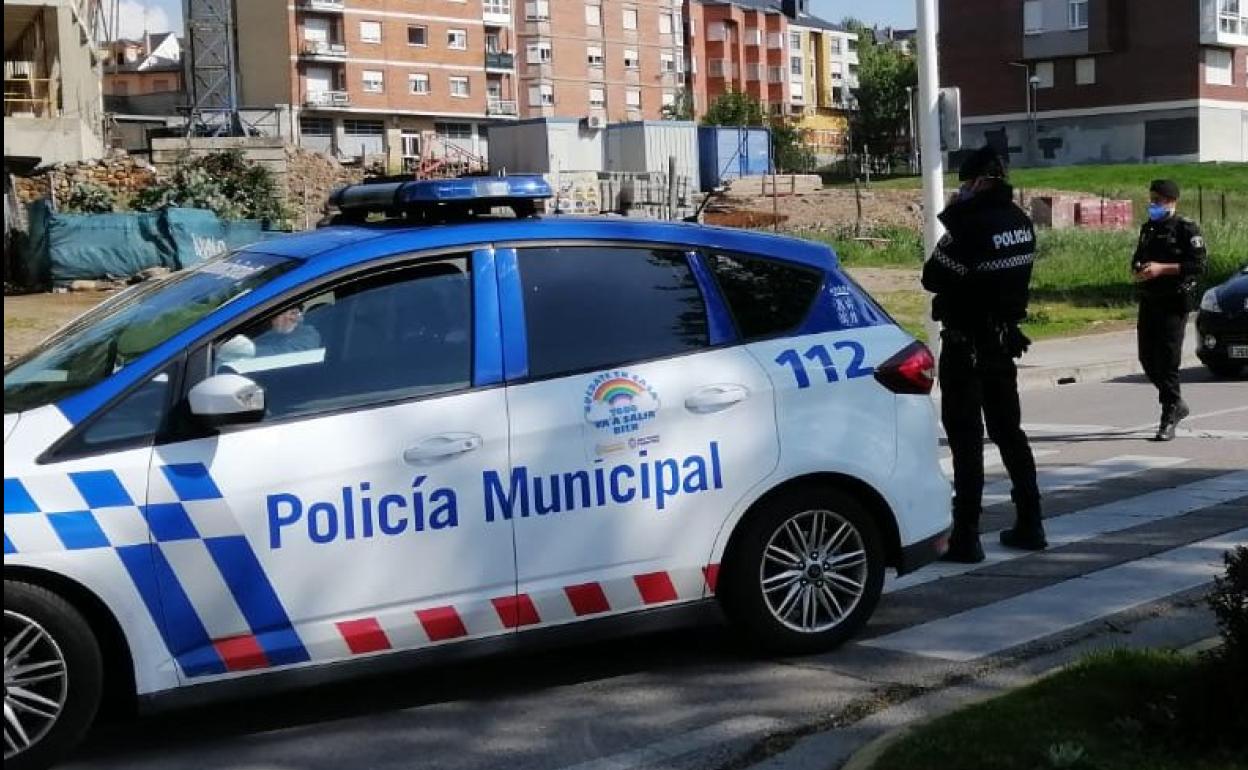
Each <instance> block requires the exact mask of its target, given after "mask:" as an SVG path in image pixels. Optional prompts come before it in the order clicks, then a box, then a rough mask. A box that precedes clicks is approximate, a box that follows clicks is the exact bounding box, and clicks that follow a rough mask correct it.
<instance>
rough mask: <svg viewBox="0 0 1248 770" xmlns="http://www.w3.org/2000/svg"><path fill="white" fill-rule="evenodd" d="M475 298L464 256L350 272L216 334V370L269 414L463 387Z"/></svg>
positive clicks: (383, 400)
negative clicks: (259, 398)
mask: <svg viewBox="0 0 1248 770" xmlns="http://www.w3.org/2000/svg"><path fill="white" fill-rule="evenodd" d="M471 297H472V294H471V279H470V278H469V274H468V270H467V260H466V258H452V259H445V260H438V261H437V262H430V263H423V264H420V265H416V266H412V267H403V268H396V269H393V270H387V271H384V272H381V273H377V274H373V275H370V276H365V277H362V278H355V279H352V280H349V281H347V282H345V283H343V284H341V285H339V286H336V287H334V288H332V289H329V290H327V291H324V292H321V293H319V294H316V295H314V296H311V297H306V298H304V299H301V300H299V301H298V302H296V303H294V304H289V305H285V306H283V307H281V308H279V309H277V310H276V311H274V312H272V313H269V314H267V315H265V316H263V317H261V318H260V319H258V320H255V321H252V322H249V323H248V324H246V325H245V326H243V327H241V328H239V329H236V330H234V331H232V332H230V333H227V334H225V335H222V336H221V337H220V338H219V339H218V340H216V342H214V343H213V346H212V371H213V372H215V373H235V374H241V375H243V376H245V377H248V378H250V379H252V380H254V381H255V382H256V383H257V384H259V385H260V386H261V387H262V388H264V397H265V419H276V418H281V417H289V416H294V415H303V414H310V413H317V412H325V411H334V410H339V409H344V408H351V407H361V406H366V405H370V404H381V403H387V402H391V401H398V400H403V399H408V398H415V397H420V396H428V395H435V394H439V393H446V392H450V391H454V390H460V389H463V388H466V387H468V386H469V385H470V384H471V382H472V301H471Z"/></svg>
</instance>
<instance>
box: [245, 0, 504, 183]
mask: <svg viewBox="0 0 1248 770" xmlns="http://www.w3.org/2000/svg"><path fill="white" fill-rule="evenodd" d="M513 5H514V3H513V1H512V0H294V2H293V3H292V4H291V5H289V6H288V5H286V4H284V3H278V2H251V1H250V0H248V1H247V2H242V1H241V0H238V1H237V2H235V17H236V25H237V39H238V61H237V67H238V82H239V101H240V104H241V105H243V106H252V105H255V106H259V105H274V104H277V105H290V106H291V109H290V117H289V123H290V125H289V126H288V130H289V131H290V133H291V134H292V135H293V136H294V137H296V139H297V141H298V142H299V143H300V144H301V145H303V146H305V147H309V148H312V149H316V150H320V151H324V152H327V153H331V154H334V155H337V156H339V157H342V158H360V157H363V158H365V159H367V160H368V161H369V162H374V161H379V160H384V162H385V165H386V166H387V167H388V168H390V169H392V170H399V169H404V170H409V171H411V170H417V169H420V168H421V167H422V164H425V167H426V170H428V164H430V163H450V164H452V165H454V166H456V167H457V168H460V169H463V168H475V167H476V166H478V165H479V164H480V161H481V159H482V158H484V157H485V155H486V153H487V147H488V127H489V125H490V124H491V123H494V122H498V121H502V120H514V119H515V118H516V116H517V114H518V104H517V87H518V84H517V80H516V69H515V56H514V53H513V52H514V51H515V50H516V41H515V30H514V26H513V13H512V12H513Z"/></svg>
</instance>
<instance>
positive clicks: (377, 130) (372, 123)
mask: <svg viewBox="0 0 1248 770" xmlns="http://www.w3.org/2000/svg"><path fill="white" fill-rule="evenodd" d="M342 132H343V133H344V134H346V135H347V136H384V135H385V133H386V124H385V122H384V121H381V120H344V121H342Z"/></svg>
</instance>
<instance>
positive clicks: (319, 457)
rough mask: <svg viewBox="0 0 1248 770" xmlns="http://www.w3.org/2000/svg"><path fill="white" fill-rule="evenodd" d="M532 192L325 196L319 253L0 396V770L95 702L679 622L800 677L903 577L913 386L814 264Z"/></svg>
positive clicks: (387, 188)
mask: <svg viewBox="0 0 1248 770" xmlns="http://www.w3.org/2000/svg"><path fill="white" fill-rule="evenodd" d="M549 196H550V189H549V186H548V185H547V184H546V183H545V181H544V180H542V179H540V178H537V177H507V178H488V177H487V178H481V179H475V180H474V179H463V180H446V181H422V182H406V183H389V184H379V185H359V186H354V187H349V188H344V189H343V190H341V191H339V192H338V193H336V195H335V198H334V200H335V202H336V203H337V205H338V206H339V208H340V210H341V212H342V213H341V214H340V215H339V217H338V219H339V220H340V222H339V223H338V224H334V225H332V226H328V227H325V228H322V229H319V230H317V231H315V232H310V233H305V234H301V235H292V236H288V237H284V238H278V239H274V240H269V241H263V242H260V243H257V244H255V245H253V246H250V247H248V248H244V249H242V250H240V251H237V252H234V253H232V254H229V255H226V256H224V257H222V258H218V259H215V260H213V261H210V262H206V263H204V264H202V265H200V266H199V267H197V268H195V269H189V270H185V271H182V272H180V273H177V274H174V275H173V276H172V277H170V278H167V279H165V280H162V281H158V282H151V283H147V284H142V285H139V286H137V287H134V288H132V289H130V290H128V291H126V292H123V293H121V294H119V295H117V296H116V297H114V298H112V299H110V300H109V301H106V302H105V303H103V304H101V305H100V306H99V307H97V308H96V309H94V310H92V311H91V312H89V313H87V314H86V315H84V316H82V317H81V318H79V319H77V320H75V321H74V322H72V323H70V324H69V325H68V326H66V327H65V328H64V329H62V330H61V331H59V332H57V333H56V334H55V335H53V336H52V337H51V338H49V339H48V340H47V341H45V342H44V343H43V344H42V345H40V346H39V347H38V348H36V349H35V350H33V351H31V352H30V353H28V354H26V355H25V356H23V357H22V358H20V359H18V360H17V361H16V362H14V363H13V364H12V365H11V366H9V367H8V368H7V369H6V370H5V374H4V412H5V414H4V476H5V478H4V738H5V749H4V759H5V763H6V765H9V763H10V762H12V763H13V765H12V766H14V767H17V766H24V767H33V766H44V765H47V764H49V763H51V762H53V761H55V760H56V759H57V758H58V757H60V756H63V755H64V754H65V753H66V752H68V751H70V750H71V749H72V748H73V746H74V745H75V744H76V743H77V742H78V741H79V740H80V738H81V737H82V736H83V734H84V732H85V731H86V729H87V728H88V726H89V725H90V723H91V722H92V720H93V719H94V717H95V715H96V713H97V711H98V710H99V708H100V704H101V702H107V703H110V704H112V703H117V702H120V701H118V700H116V699H115V698H113V697H110V698H108V699H107V700H105V695H110V696H118V695H120V696H122V697H123V698H132V699H135V700H137V702H138V704H139V705H141V706H145V707H152V706H161V705H166V706H167V705H170V704H176V703H184V702H188V701H199V700H202V699H204V698H211V697H222V696H227V697H228V696H237V695H239V694H241V693H247V692H254V691H256V690H272V689H274V688H278V687H284V686H291V685H307V684H311V683H316V682H321V681H325V680H327V679H329V678H336V677H340V676H345V675H350V674H352V673H358V672H362V671H370V670H372V671H375V670H377V669H379V668H382V667H386V666H401V665H409V664H411V663H412V662H414V661H418V660H422V659H423V660H445V659H446V658H447V657H450V656H459V655H462V654H464V653H469V652H481V651H500V650H508V649H514V648H516V647H519V646H526V645H528V644H531V643H544V642H550V641H554V640H555V639H557V638H558V637H561V636H564V635H565V634H567V632H568V631H570V630H572V629H573V628H575V629H578V630H584V631H589V630H595V631H600V632H603V633H619V632H622V631H626V630H628V629H633V630H637V629H640V628H655V627H656V626H659V625H663V624H668V623H681V622H689V621H690V619H691V617H693V615H694V614H700V612H699V611H700V610H703V609H706V608H710V609H711V610H713V611H715V612H718V609H717V608H722V610H723V611H724V613H725V614H726V616H727V617H728V618H729V619H730V620H731V621H732V623H733V625H735V626H736V627H737V628H739V629H740V630H741V631H742V632H744V633H745V634H747V635H749V636H750V637H752V638H753V639H754V640H755V641H756V642H757V643H758V644H759V645H760V646H762V647H763V648H765V649H768V650H771V651H777V652H782V653H804V652H813V651H819V650H825V649H829V648H831V647H833V646H835V645H837V644H838V643H840V642H842V641H844V640H845V639H846V638H847V637H849V636H850V635H852V634H853V633H854V632H855V631H857V630H858V629H860V628H861V627H862V625H863V624H864V623H865V622H866V620H867V618H868V616H869V615H870V614H871V612H872V611H873V609H874V607H875V606H876V603H877V601H878V599H879V596H880V593H881V586H882V583H883V580H884V574H885V570H886V569H888V568H892V569H895V570H896V571H897V572H899V573H904V572H908V571H910V570H913V569H915V568H917V567H919V566H921V565H923V564H925V563H927V562H929V561H931V560H933V559H935V558H937V557H938V555H939V554H940V552H941V549H942V548H943V547H944V543H945V539H946V533H947V529H948V527H949V524H950V515H949V488H948V484H947V482H946V480H945V478H944V476H943V475H942V473H941V470H940V467H939V462H938V457H937V435H936V427H935V426H936V422H935V415H934V410H933V406H932V402H931V399H930V397H929V392H930V389H931V387H932V377H933V361H932V357H931V354H930V353H929V352H928V350H927V348H925V347H924V346H923V345H922V344H920V343H918V342H916V341H915V340H914V339H913V338H911V337H910V336H909V335H908V334H906V333H905V332H904V331H902V330H901V329H900V328H899V327H898V326H897V324H896V323H894V322H893V321H892V320H891V319H890V318H889V317H888V316H887V315H886V314H885V313H884V312H883V311H882V310H881V309H880V307H879V306H878V305H877V304H876V303H875V302H874V301H873V300H872V299H871V298H870V297H869V296H867V295H866V294H865V293H864V292H863V291H862V290H861V289H860V288H859V287H858V286H856V285H855V284H854V283H853V282H852V281H851V280H850V279H849V278H847V277H846V275H845V274H844V273H843V272H842V271H841V270H840V268H839V267H838V265H837V260H836V257H835V255H834V253H833V252H832V251H831V250H830V249H828V248H827V247H826V246H823V245H819V244H814V243H808V242H804V241H801V240H796V239H791V238H782V237H775V236H769V235H762V234H757V233H751V232H744V231H738V230H729V229H719V228H712V227H703V226H699V225H696V224H684V223H661V222H653V221H639V220H631V219H627V218H601V219H588V218H584V219H583V218H570V217H550V218H537V217H534V216H532V214H533V211H534V208H535V204H536V202H537V201H539V200H540V199H542V198H545V197H549ZM499 205H506V206H510V207H511V208H512V209H514V211H515V213H516V214H517V215H518V216H515V217H497V218H490V217H486V216H478V215H480V214H483V213H484V212H485V211H486V210H488V209H489V208H491V207H495V206H499ZM379 214H380V215H385V214H388V215H389V216H379ZM378 219H380V221H373V220H378ZM578 636H581V634H578ZM565 639H566V637H565Z"/></svg>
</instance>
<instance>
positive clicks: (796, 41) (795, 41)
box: [789, 32, 802, 51]
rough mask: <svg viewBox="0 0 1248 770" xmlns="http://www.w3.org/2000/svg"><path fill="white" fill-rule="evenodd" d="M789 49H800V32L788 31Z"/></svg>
mask: <svg viewBox="0 0 1248 770" xmlns="http://www.w3.org/2000/svg"><path fill="white" fill-rule="evenodd" d="M789 50H790V51H800V50H802V33H801V32H790V33H789Z"/></svg>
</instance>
